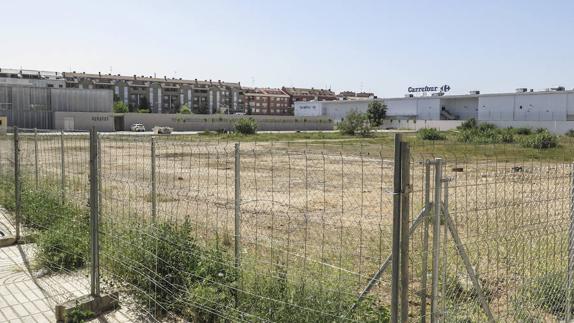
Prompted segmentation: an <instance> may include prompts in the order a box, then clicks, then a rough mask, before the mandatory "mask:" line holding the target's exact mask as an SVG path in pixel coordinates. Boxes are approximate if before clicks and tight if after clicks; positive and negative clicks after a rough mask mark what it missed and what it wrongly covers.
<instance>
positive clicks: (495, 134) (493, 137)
mask: <svg viewBox="0 0 574 323" xmlns="http://www.w3.org/2000/svg"><path fill="white" fill-rule="evenodd" d="M457 140H458V141H460V142H464V143H469V144H502V143H512V142H514V134H513V129H508V128H507V129H497V128H496V126H494V125H493V124H489V123H483V124H481V125H480V126H478V127H475V128H468V127H467V128H462V129H461V131H460V132H459V133H458V135H457Z"/></svg>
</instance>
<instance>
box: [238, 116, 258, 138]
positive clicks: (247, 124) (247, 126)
mask: <svg viewBox="0 0 574 323" xmlns="http://www.w3.org/2000/svg"><path fill="white" fill-rule="evenodd" d="M235 132H237V133H240V134H242V135H254V134H255V133H257V121H255V119H253V118H241V119H239V120H237V122H235Z"/></svg>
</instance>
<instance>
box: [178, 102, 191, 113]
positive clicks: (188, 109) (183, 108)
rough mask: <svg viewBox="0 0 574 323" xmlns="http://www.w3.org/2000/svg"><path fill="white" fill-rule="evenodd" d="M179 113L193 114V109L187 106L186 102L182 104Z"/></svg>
mask: <svg viewBox="0 0 574 323" xmlns="http://www.w3.org/2000/svg"><path fill="white" fill-rule="evenodd" d="M179 113H181V114H191V109H190V108H189V107H188V106H187V104H184V105H182V106H181V108H180V109H179Z"/></svg>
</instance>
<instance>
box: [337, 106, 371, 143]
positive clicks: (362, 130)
mask: <svg viewBox="0 0 574 323" xmlns="http://www.w3.org/2000/svg"><path fill="white" fill-rule="evenodd" d="M337 129H338V130H339V132H341V134H343V135H350V136H354V135H361V136H363V137H366V136H369V135H370V134H371V130H372V129H371V126H370V124H369V121H368V119H367V116H366V115H365V114H364V113H359V112H356V111H351V112H350V113H349V114H347V116H346V117H345V119H343V120H341V122H339V124H337Z"/></svg>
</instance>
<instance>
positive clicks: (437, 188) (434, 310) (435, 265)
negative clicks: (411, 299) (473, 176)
mask: <svg viewBox="0 0 574 323" xmlns="http://www.w3.org/2000/svg"><path fill="white" fill-rule="evenodd" d="M434 165H435V172H434V225H433V243H432V246H433V249H432V251H433V255H432V257H433V259H432V289H431V295H432V299H431V322H437V321H438V316H439V313H438V279H439V256H440V253H439V252H440V212H441V210H440V209H441V207H440V206H441V201H440V198H441V180H442V159H440V158H436V159H435V161H434Z"/></svg>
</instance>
